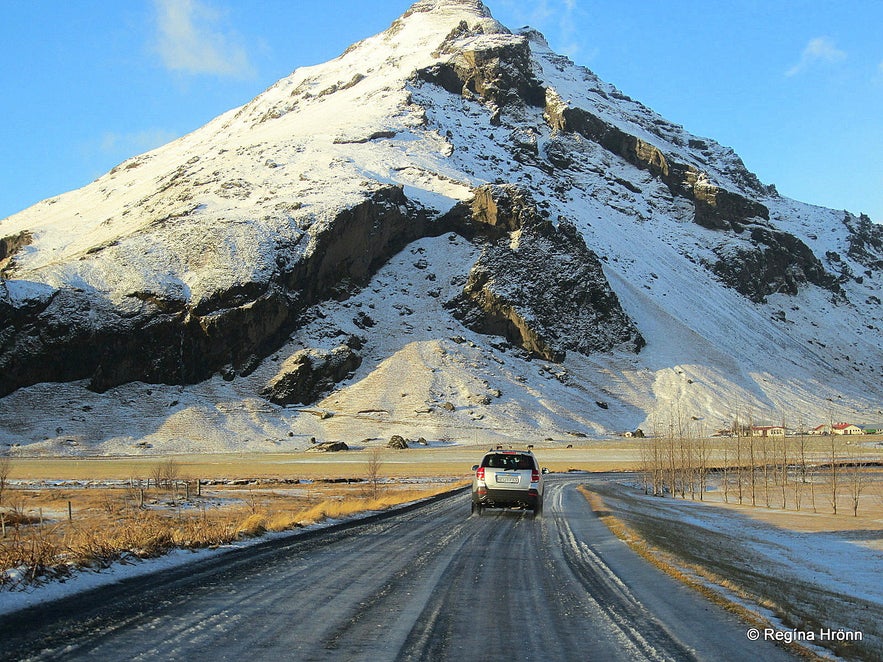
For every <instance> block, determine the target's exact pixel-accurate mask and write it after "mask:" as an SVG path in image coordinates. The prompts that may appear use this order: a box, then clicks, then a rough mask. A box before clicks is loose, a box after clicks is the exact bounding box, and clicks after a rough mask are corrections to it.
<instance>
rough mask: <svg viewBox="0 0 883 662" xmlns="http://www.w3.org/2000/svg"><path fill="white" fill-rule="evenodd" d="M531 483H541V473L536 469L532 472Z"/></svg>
mask: <svg viewBox="0 0 883 662" xmlns="http://www.w3.org/2000/svg"><path fill="white" fill-rule="evenodd" d="M530 482H531V483H539V482H540V472H539V471H537V470H536V469H534V470H533V471H531V472H530Z"/></svg>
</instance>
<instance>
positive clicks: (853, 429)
mask: <svg viewBox="0 0 883 662" xmlns="http://www.w3.org/2000/svg"><path fill="white" fill-rule="evenodd" d="M831 431H832V432H833V433H834V434H864V433H865V431H864V430H862V429H861V428H860V427H859V426H857V425H853V424H852V423H835V424H834V425H832V426H831Z"/></svg>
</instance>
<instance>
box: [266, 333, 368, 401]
mask: <svg viewBox="0 0 883 662" xmlns="http://www.w3.org/2000/svg"><path fill="white" fill-rule="evenodd" d="M361 363H362V357H361V356H359V354H357V353H356V352H355V351H353V349H352V348H350V347H348V346H346V345H339V346H338V347H335V348H334V349H332V350H321V349H303V350H300V351H298V352H295V353H294V354H293V355H292V356H291V357H290V358H288V359H287V360H286V361H285V362H284V363H283V364H282V366H281V367H280V369H279V372H278V373H277V374H276V376H275V377H273V378H272V379H271V380H270V381H269V383H268V384H267V386H266V387H265V388H264V390H263V391H261V395H262V396H263V397H265V398H267V399H268V400H269V401H270V402H272V403H274V404H277V405H291V404H309V403H311V402H314V401H315V400H317V399H318V398H319V396H320V395H322V393H324V392H326V391H328V390H330V389H331V388H332V387H333V386H334V385H335V384H336V383H337V382H339V381H341V380H342V379H344V378H346V376H347V375H349V374H350V373H352V372H353V371H354V370H356V369H357V368H358V367H359V366H360V365H361Z"/></svg>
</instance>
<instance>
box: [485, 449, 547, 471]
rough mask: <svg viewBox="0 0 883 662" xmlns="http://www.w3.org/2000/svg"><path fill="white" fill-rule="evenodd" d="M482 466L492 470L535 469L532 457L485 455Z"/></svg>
mask: <svg viewBox="0 0 883 662" xmlns="http://www.w3.org/2000/svg"><path fill="white" fill-rule="evenodd" d="M481 466H483V467H488V468H490V469H533V468H534V462H533V458H532V457H531V456H530V455H516V454H514V453H513V454H510V455H503V454H495V455H485V456H484V458H483V459H482V461H481Z"/></svg>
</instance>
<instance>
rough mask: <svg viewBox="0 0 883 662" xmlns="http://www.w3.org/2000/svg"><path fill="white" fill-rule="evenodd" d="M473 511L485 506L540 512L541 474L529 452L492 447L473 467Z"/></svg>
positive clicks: (541, 502)
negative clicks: (494, 448) (479, 462)
mask: <svg viewBox="0 0 883 662" xmlns="http://www.w3.org/2000/svg"><path fill="white" fill-rule="evenodd" d="M472 470H473V471H474V472H475V476H474V478H473V479H472V512H473V513H477V514H478V515H481V511H482V510H483V509H485V508H526V509H530V510H532V511H533V513H534V515H539V514H540V513H541V512H542V511H543V474H544V473H546V470H545V469H542V470H541V469H540V465H539V464H538V463H537V459H536V458H535V457H534V454H533V453H531V452H530V451H513V450H507V451H504V450H491V451H488V452H487V453H485V455H484V457H483V458H481V464H476V465H475V466H474V467H472Z"/></svg>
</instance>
